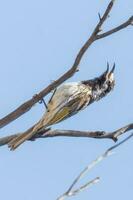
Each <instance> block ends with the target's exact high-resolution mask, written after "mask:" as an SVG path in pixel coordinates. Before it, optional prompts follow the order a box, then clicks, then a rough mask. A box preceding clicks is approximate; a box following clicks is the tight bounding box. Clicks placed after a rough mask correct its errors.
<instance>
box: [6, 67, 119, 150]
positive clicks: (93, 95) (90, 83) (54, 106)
mask: <svg viewBox="0 0 133 200" xmlns="http://www.w3.org/2000/svg"><path fill="white" fill-rule="evenodd" d="M109 68H110V67H109V63H107V69H106V71H104V72H103V73H102V74H101V75H100V76H98V77H96V78H93V79H89V80H84V81H80V82H68V83H64V84H62V85H61V86H59V87H57V88H56V89H55V91H54V93H53V95H52V96H51V98H50V100H49V101H48V103H47V108H46V111H45V113H44V114H43V116H42V118H41V119H40V120H39V122H37V123H36V124H35V125H34V126H33V127H32V128H31V129H28V130H27V131H25V132H23V133H21V134H20V135H19V136H16V137H15V138H14V139H12V140H11V141H10V142H9V143H8V147H9V148H10V150H15V149H16V148H17V147H19V146H20V145H21V144H22V143H23V142H25V141H26V140H29V139H31V138H33V137H34V136H35V135H36V134H37V133H38V132H39V131H41V129H43V130H44V129H45V128H47V127H49V126H51V125H53V124H56V123H59V122H61V121H63V120H65V119H67V118H69V117H71V116H73V115H75V114H77V113H78V112H79V111H81V110H83V109H85V108H86V107H87V106H88V105H90V104H92V103H93V102H95V101H99V100H100V99H101V98H103V97H105V96H106V95H107V94H108V93H109V92H110V91H112V90H113V88H114V85H115V78H114V70H115V63H114V65H113V67H112V69H111V70H110V69H109Z"/></svg>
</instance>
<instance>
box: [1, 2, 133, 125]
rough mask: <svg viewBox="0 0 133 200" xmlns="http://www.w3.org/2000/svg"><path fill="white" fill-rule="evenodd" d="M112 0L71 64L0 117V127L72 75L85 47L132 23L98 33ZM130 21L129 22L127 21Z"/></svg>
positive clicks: (24, 111) (29, 107) (110, 7)
mask: <svg viewBox="0 0 133 200" xmlns="http://www.w3.org/2000/svg"><path fill="white" fill-rule="evenodd" d="M113 4H114V0H111V1H110V3H109V5H108V6H107V9H106V10H105V13H104V14H103V16H100V15H99V23H98V24H97V25H96V27H95V29H94V31H93V32H92V34H91V36H90V37H89V39H88V40H87V41H86V42H85V44H84V45H83V47H82V48H81V49H80V51H79V53H78V54H77V56H76V58H75V61H74V63H73V65H72V67H71V68H70V69H69V70H68V71H67V72H66V73H64V74H63V75H62V76H61V77H60V78H58V79H57V80H56V81H54V82H52V83H51V84H50V85H48V86H47V87H46V88H44V89H43V90H42V91H41V92H39V93H38V94H37V95H34V96H33V97H32V98H31V99H29V100H28V101H26V102H24V103H23V104H22V105H20V106H19V107H18V108H16V109H15V110H14V111H13V112H11V113H10V114H8V115H7V116H5V117H3V118H2V119H0V128H3V127H4V126H6V125H8V124H9V123H11V122H12V121H14V120H15V119H17V118H18V117H20V116H21V115H23V114H24V113H26V112H28V111H29V110H30V109H31V108H32V106H33V105H35V104H36V103H37V102H39V101H40V100H41V99H42V98H43V97H45V96H46V95H47V94H49V93H50V92H51V91H52V90H54V89H55V88H56V87H58V86H59V85H60V84H62V83H63V82H64V81H66V80H67V79H69V78H70V77H72V76H73V75H74V74H75V73H76V72H77V71H78V70H79V69H78V67H79V64H80V62H81V59H82V57H83V55H84V53H85V52H86V51H87V49H88V48H89V47H90V46H91V44H92V43H93V42H94V41H96V40H98V39H101V38H104V37H106V36H109V35H111V34H112V33H115V32H117V31H119V30H121V29H124V28H126V27H127V26H128V25H131V24H133V20H132V17H131V18H130V20H128V21H127V22H125V23H124V24H122V25H120V26H118V27H117V28H115V29H112V30H110V31H108V32H106V33H102V34H99V32H100V30H101V27H102V25H103V23H104V22H105V21H106V19H107V18H108V16H109V13H110V11H111V9H112V7H113ZM129 22H130V23H129Z"/></svg>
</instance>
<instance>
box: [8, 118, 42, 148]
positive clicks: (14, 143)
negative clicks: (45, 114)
mask: <svg viewBox="0 0 133 200" xmlns="http://www.w3.org/2000/svg"><path fill="white" fill-rule="evenodd" d="M40 127H42V126H41V121H39V122H38V123H37V124H35V125H34V126H33V127H32V128H30V129H28V130H27V131H25V132H24V133H22V134H20V135H19V136H16V137H15V138H14V139H12V140H11V141H10V142H9V143H8V147H9V148H10V150H15V149H16V148H17V147H19V146H20V145H21V144H22V143H23V142H25V141H26V140H28V139H30V138H32V137H33V136H34V135H35V134H36V133H37V132H38V130H39V129H40ZM43 128H45V126H43Z"/></svg>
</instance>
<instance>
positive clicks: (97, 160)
mask: <svg viewBox="0 0 133 200" xmlns="http://www.w3.org/2000/svg"><path fill="white" fill-rule="evenodd" d="M131 137H133V133H131V134H130V135H129V136H128V137H126V139H124V140H122V141H121V142H119V143H118V144H116V145H113V146H112V147H110V148H109V149H107V150H106V151H105V152H104V153H103V154H102V155H100V156H98V157H97V158H96V159H95V160H94V161H92V162H91V163H90V164H89V165H88V166H87V167H85V169H84V170H83V171H81V173H80V174H79V175H78V176H77V177H76V179H75V180H74V181H73V183H72V184H71V186H70V187H69V189H68V190H67V191H66V192H65V193H64V194H63V195H61V196H60V197H59V198H57V200H64V199H65V198H67V197H70V196H73V195H76V194H78V193H79V192H81V191H83V190H84V189H87V188H88V187H89V186H91V185H94V184H95V183H97V182H99V180H100V178H99V177H96V178H95V179H93V180H91V181H89V182H87V183H86V184H84V185H82V186H80V187H79V188H78V189H76V190H73V188H74V187H75V185H76V184H77V183H78V182H79V181H80V180H81V179H82V178H83V177H84V176H85V175H86V173H88V172H89V171H90V170H92V169H93V168H94V167H95V166H96V165H97V164H98V163H99V162H101V161H102V160H104V159H105V158H107V157H108V156H110V155H112V153H113V152H112V150H114V149H116V148H117V147H118V146H120V145H121V144H123V143H125V142H126V141H128V140H129V139H130V138H131Z"/></svg>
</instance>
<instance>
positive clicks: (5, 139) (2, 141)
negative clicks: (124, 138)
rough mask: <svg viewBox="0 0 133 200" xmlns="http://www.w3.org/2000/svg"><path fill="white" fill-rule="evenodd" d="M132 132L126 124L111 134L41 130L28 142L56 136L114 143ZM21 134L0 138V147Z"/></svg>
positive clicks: (132, 127)
mask: <svg viewBox="0 0 133 200" xmlns="http://www.w3.org/2000/svg"><path fill="white" fill-rule="evenodd" d="M130 130H133V123H131V124H128V125H126V126H124V127H122V128H120V129H117V130H115V131H113V132H105V131H78V130H51V129H50V128H49V129H44V130H43V129H42V130H41V131H40V132H38V133H36V135H35V136H34V137H32V138H31V139H30V141H35V140H36V139H38V138H48V137H57V136H66V137H88V138H97V139H112V140H113V141H114V142H116V141H117V140H118V137H119V136H120V135H122V134H124V133H125V132H127V131H130ZM20 134H21V133H18V134H14V135H10V136H6V137H3V138H0V146H3V145H6V144H8V143H9V142H10V141H11V140H12V139H13V138H15V137H16V136H18V135H20Z"/></svg>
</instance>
